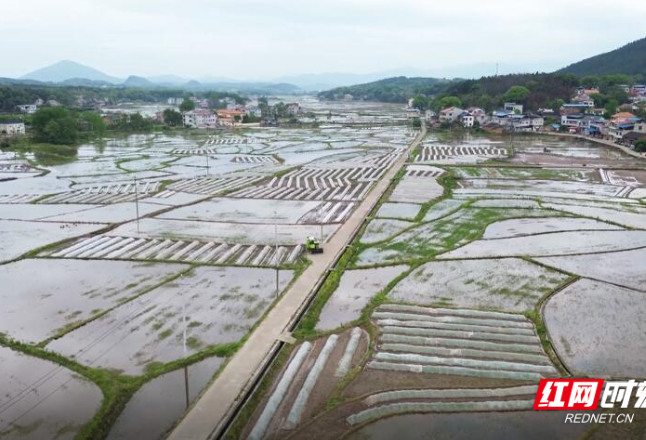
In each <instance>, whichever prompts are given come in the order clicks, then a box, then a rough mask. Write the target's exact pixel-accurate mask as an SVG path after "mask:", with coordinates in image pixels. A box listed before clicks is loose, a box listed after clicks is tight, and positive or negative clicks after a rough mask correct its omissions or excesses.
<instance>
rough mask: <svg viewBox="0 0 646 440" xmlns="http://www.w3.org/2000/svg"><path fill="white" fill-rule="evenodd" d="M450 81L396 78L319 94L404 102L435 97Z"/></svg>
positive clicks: (339, 88) (325, 96)
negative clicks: (419, 96)
mask: <svg viewBox="0 0 646 440" xmlns="http://www.w3.org/2000/svg"><path fill="white" fill-rule="evenodd" d="M451 83H452V81H450V80H445V79H439V78H407V77H405V76H397V77H394V78H386V79H382V80H379V81H374V82H370V83H366V84H357V85H354V86H349V87H337V88H335V89H332V90H328V91H326V92H321V93H319V97H321V98H324V99H341V98H343V97H344V96H345V95H352V97H353V99H355V100H362V101H380V102H406V101H407V100H408V99H410V98H412V97H414V96H415V95H435V94H437V93H440V92H441V91H442V90H443V89H444V88H445V87H447V86H448V85H449V84H451Z"/></svg>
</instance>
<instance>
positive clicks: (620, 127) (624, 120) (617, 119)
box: [608, 112, 641, 142]
mask: <svg viewBox="0 0 646 440" xmlns="http://www.w3.org/2000/svg"><path fill="white" fill-rule="evenodd" d="M640 121H641V119H639V118H638V117H636V116H635V115H633V114H632V113H629V112H620V113H616V114H614V115H613V116H612V119H610V122H609V124H608V137H609V138H610V139H611V140H614V141H616V142H618V141H621V140H622V138H623V137H624V135H625V134H627V133H629V132H631V131H633V129H634V128H635V124H636V123H637V122H640Z"/></svg>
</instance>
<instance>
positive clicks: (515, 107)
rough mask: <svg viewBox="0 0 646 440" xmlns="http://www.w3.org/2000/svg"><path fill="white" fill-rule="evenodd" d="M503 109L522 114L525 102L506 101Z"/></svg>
mask: <svg viewBox="0 0 646 440" xmlns="http://www.w3.org/2000/svg"><path fill="white" fill-rule="evenodd" d="M503 109H505V110H507V111H508V112H512V113H517V114H521V113H522V112H523V104H516V103H515V102H505V105H504V106H503Z"/></svg>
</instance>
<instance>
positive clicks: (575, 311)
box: [544, 280, 646, 378]
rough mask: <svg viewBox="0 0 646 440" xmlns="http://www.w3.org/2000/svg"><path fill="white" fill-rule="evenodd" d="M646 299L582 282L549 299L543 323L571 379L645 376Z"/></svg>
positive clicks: (635, 292) (630, 293) (631, 293)
mask: <svg viewBox="0 0 646 440" xmlns="http://www.w3.org/2000/svg"><path fill="white" fill-rule="evenodd" d="M645 295H646V293H644V292H638V291H635V290H631V289H625V288H621V287H617V286H614V285H611V284H606V283H601V282H597V281H591V280H580V281H577V282H576V283H574V284H572V285H571V286H569V287H567V288H566V289H565V290H563V291H561V292H559V293H557V294H556V295H555V296H553V297H552V298H550V299H549V300H548V302H547V304H546V306H545V311H544V315H545V324H546V325H547V329H548V331H549V334H550V338H551V340H552V342H553V344H554V347H555V349H556V351H557V353H558V354H559V357H560V358H561V359H563V362H564V363H565V365H566V366H567V367H568V369H569V370H570V371H572V373H573V374H575V375H585V376H590V377H613V378H632V377H644V376H646V366H645V365H644V363H643V354H644V352H645V351H646V342H645V340H644V337H643V335H644V331H646V327H645V324H644V319H643V317H644V314H645V313H646V302H645V301H644V298H645Z"/></svg>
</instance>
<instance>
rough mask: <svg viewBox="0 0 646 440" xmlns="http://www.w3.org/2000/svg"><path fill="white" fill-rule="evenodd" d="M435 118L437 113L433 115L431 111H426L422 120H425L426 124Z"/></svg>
mask: <svg viewBox="0 0 646 440" xmlns="http://www.w3.org/2000/svg"><path fill="white" fill-rule="evenodd" d="M436 116H437V113H435V112H434V111H433V110H431V109H428V110H426V111H425V112H424V118H426V120H427V121H428V122H431V121H432V120H433V119H435V117H436Z"/></svg>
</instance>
